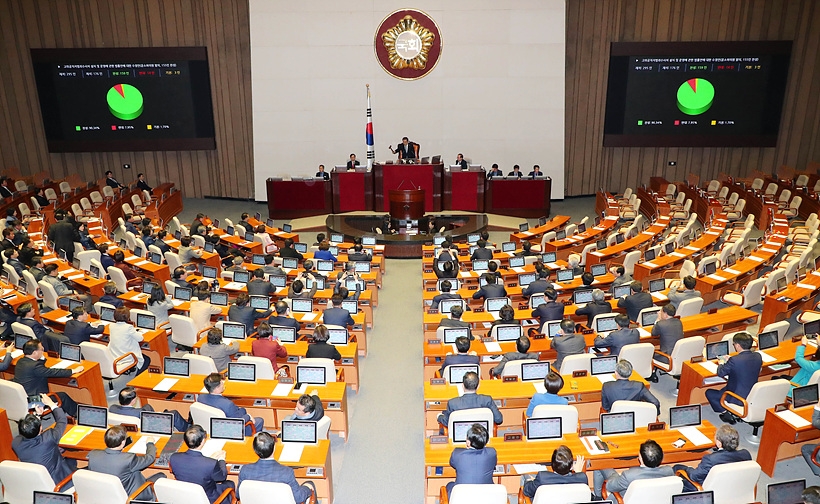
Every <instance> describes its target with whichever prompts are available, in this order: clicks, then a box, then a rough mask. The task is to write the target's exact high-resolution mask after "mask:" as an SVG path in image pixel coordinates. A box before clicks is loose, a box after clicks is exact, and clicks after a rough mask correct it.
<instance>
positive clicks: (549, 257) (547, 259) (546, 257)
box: [541, 252, 557, 263]
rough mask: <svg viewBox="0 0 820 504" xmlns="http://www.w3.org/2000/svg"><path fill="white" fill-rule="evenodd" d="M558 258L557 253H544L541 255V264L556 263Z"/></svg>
mask: <svg viewBox="0 0 820 504" xmlns="http://www.w3.org/2000/svg"><path fill="white" fill-rule="evenodd" d="M556 258H557V256H556V254H555V252H544V253H543V254H541V262H543V263H554V262H555V260H556Z"/></svg>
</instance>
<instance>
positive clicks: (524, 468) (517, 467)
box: [512, 464, 547, 474]
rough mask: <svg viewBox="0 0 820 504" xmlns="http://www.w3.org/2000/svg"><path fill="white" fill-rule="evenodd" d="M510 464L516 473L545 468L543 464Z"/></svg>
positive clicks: (535, 471) (539, 470)
mask: <svg viewBox="0 0 820 504" xmlns="http://www.w3.org/2000/svg"><path fill="white" fill-rule="evenodd" d="M512 466H513V469H515V472H516V473H518V474H532V473H537V472H541V471H546V470H547V466H545V465H544V464H513V465H512Z"/></svg>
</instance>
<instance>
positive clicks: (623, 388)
mask: <svg viewBox="0 0 820 504" xmlns="http://www.w3.org/2000/svg"><path fill="white" fill-rule="evenodd" d="M631 376H632V363H631V362H629V361H628V360H624V359H621V360H619V361H618V362H617V364H615V381H611V382H606V383H604V384H603V386H602V387H601V409H603V410H604V411H607V412H608V411H609V410H611V409H612V405H613V404H614V403H615V401H643V402H648V403H652V404H654V405H655V409H657V410H658V414H659V415H660V414H661V402H660V401H658V399H657V398H656V397H655V396H654V395H652V392H650V391H649V389H647V388H646V386H645V385H644V384H643V383H641V382H639V381H633V380H630V379H629V378H630V377H631Z"/></svg>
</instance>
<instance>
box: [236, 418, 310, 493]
mask: <svg viewBox="0 0 820 504" xmlns="http://www.w3.org/2000/svg"><path fill="white" fill-rule="evenodd" d="M275 446H276V438H275V437H273V436H271V435H270V434H268V433H267V432H260V433H258V434H257V435H256V437H254V438H253V451H254V453H256V456H257V457H259V460H257V461H256V462H254V463H252V464H245V465H244V466H242V469H241V470H240V471H239V483H238V484H237V487H241V486H242V482H243V481H245V480H253V481H267V482H270V483H284V484H286V485H288V486H289V487H290V490H291V491H292V492H293V500H294V501H296V504H303V503H304V502H306V501H307V500H308V499H309V498H310V496H311V494H312V493H313V491H312V490H311V489H310V487H309V486H307V485H300V484H299V483H298V482H297V481H296V477H295V476H294V473H293V468H292V467H288V466H285V465H282V464H280V463H279V462H277V461H276V460H275V459H274V458H273V449H274V447H275Z"/></svg>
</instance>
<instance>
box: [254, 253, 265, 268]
mask: <svg viewBox="0 0 820 504" xmlns="http://www.w3.org/2000/svg"><path fill="white" fill-rule="evenodd" d="M251 264H255V265H257V266H264V265H265V256H264V255H262V254H254V255H253V257H251Z"/></svg>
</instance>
